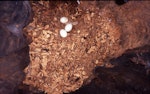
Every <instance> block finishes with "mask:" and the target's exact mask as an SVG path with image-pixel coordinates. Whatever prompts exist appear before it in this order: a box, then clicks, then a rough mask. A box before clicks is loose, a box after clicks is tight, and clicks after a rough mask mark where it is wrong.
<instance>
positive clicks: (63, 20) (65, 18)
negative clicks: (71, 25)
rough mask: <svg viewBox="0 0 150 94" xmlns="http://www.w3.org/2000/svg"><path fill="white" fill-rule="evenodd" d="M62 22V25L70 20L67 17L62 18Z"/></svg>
mask: <svg viewBox="0 0 150 94" xmlns="http://www.w3.org/2000/svg"><path fill="white" fill-rule="evenodd" d="M60 22H61V23H67V22H68V18H67V17H61V18H60Z"/></svg>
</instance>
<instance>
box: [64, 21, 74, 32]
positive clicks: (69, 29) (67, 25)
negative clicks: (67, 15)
mask: <svg viewBox="0 0 150 94" xmlns="http://www.w3.org/2000/svg"><path fill="white" fill-rule="evenodd" d="M72 28H73V25H72V24H71V23H68V24H66V26H65V30H66V31H67V32H70V31H71V30H72Z"/></svg>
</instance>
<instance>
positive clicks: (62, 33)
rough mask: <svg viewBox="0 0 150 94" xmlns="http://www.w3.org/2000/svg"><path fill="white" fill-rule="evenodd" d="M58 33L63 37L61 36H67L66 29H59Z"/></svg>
mask: <svg viewBox="0 0 150 94" xmlns="http://www.w3.org/2000/svg"><path fill="white" fill-rule="evenodd" d="M59 33H60V36H61V37H63V38H65V37H67V32H66V30H64V29H61V30H60V31H59Z"/></svg>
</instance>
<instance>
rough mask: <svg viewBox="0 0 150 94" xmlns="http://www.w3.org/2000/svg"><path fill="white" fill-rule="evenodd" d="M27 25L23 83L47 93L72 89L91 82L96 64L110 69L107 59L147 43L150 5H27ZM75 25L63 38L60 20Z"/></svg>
mask: <svg viewBox="0 0 150 94" xmlns="http://www.w3.org/2000/svg"><path fill="white" fill-rule="evenodd" d="M31 4H32V9H33V12H34V18H33V22H32V23H30V24H29V25H28V26H27V27H26V28H25V29H24V31H25V33H27V34H28V35H29V36H30V37H29V38H31V39H32V42H31V44H30V45H29V46H30V52H29V53H30V60H31V62H30V64H29V66H28V67H27V68H26V69H25V73H26V79H25V80H24V84H27V85H30V86H33V87H37V88H38V89H39V90H42V91H45V92H46V93H48V94H62V93H63V92H64V93H68V92H71V91H75V90H77V89H78V88H80V87H81V86H82V85H83V83H88V82H90V80H91V79H92V78H93V74H92V71H93V69H94V68H95V67H96V66H104V67H107V68H109V67H113V65H112V64H110V63H109V60H110V59H112V58H115V57H118V56H120V55H122V54H123V53H124V52H125V51H126V50H128V49H133V48H137V47H141V46H144V45H149V43H150V37H149V36H150V30H149V25H150V20H149V17H150V13H149V10H150V8H149V5H150V2H148V1H147V2H146V1H143V2H142V1H141V2H139V1H130V2H128V3H126V4H124V5H122V6H118V5H117V4H115V2H114V1H107V2H106V1H80V4H78V3H77V2H70V1H56V2H54V1H38V2H34V1H32V2H31ZM62 16H66V17H68V18H69V21H71V22H78V24H77V25H74V26H73V30H72V31H71V32H69V33H68V36H67V37H66V38H62V37H61V36H60V35H59V30H60V29H62V28H64V25H63V24H62V23H60V18H61V17H62Z"/></svg>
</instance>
